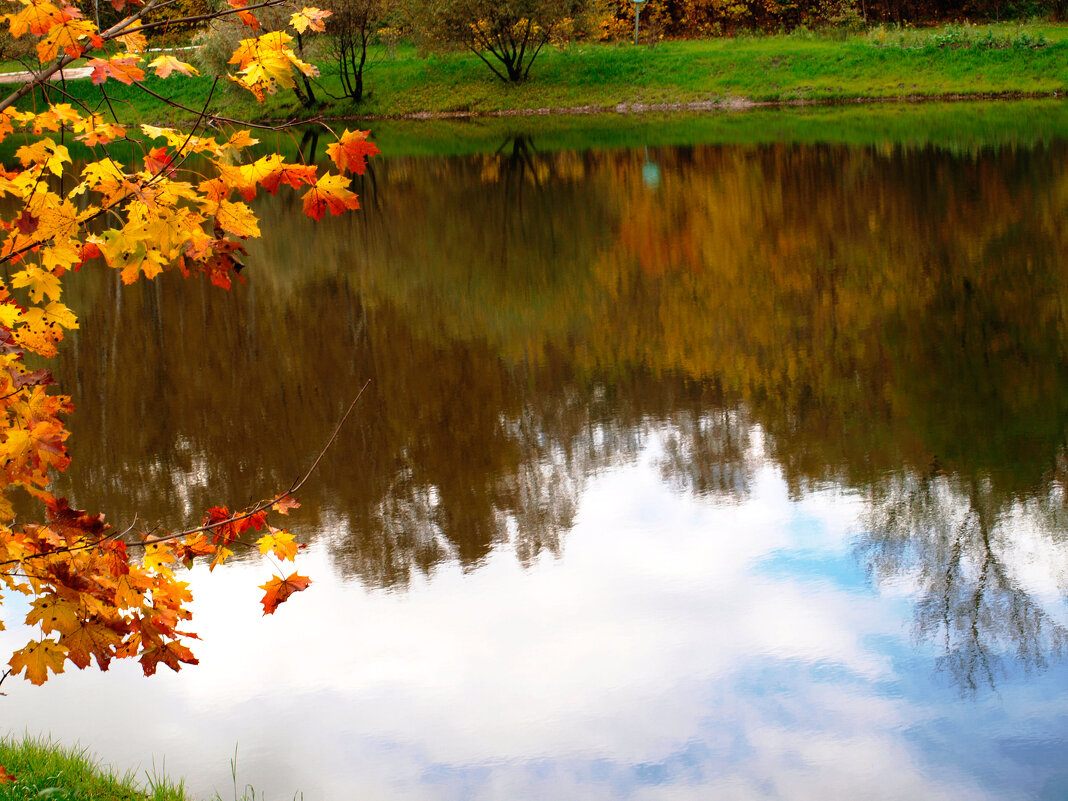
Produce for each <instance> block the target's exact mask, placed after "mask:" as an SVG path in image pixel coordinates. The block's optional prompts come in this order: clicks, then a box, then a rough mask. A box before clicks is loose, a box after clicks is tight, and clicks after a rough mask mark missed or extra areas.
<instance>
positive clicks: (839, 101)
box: [254, 91, 1064, 124]
mask: <svg viewBox="0 0 1068 801" xmlns="http://www.w3.org/2000/svg"><path fill="white" fill-rule="evenodd" d="M1058 98H1064V92H1059V91H1054V92H979V93H975V94H967V93H962V92H954V93H949V94H943V95H925V94H908V95H896V96H895V95H885V96H872V95H866V96H857V97H822V98H791V99H785V100H751V99H749V98H746V97H729V98H725V99H722V100H695V101H690V102H683V103H643V102H640V101H636V102H629V103H628V102H626V101H624V102H621V103H617V104H615V105H606V106H598V105H586V106H558V107H542V108H523V109H489V110H480V111H413V112H406V113H404V114H353V115H339V116H323V115H319V116H310V117H308V118H306V119H304V118H301V117H296V118H294V119H292V120H289V121H288V122H290V123H303V122H306V123H309V124H311V123H315V122H319V121H323V122H346V121H351V122H377V121H386V120H405V121H423V120H425V121H431V122H432V121H436V120H468V119H483V118H498V117H551V116H560V117H567V116H583V115H592V114H618V115H620V116H626V115H630V114H634V115H641V114H660V113H671V112H699V111H713V112H715V111H719V112H724V111H728V112H738V111H751V110H756V109H776V108H805V107H811V106H862V105H873V106H875V105H883V104H886V105H891V104H897V103H917V104H919V103H968V102H1013V101H1018V100H1056V99H1058ZM271 121H272V120H254V122H271ZM274 122H276V121H274Z"/></svg>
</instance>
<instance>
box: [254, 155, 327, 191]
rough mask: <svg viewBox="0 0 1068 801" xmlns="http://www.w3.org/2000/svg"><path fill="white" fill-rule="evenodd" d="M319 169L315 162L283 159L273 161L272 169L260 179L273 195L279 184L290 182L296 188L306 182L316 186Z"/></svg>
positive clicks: (261, 183)
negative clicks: (302, 162) (297, 161)
mask: <svg viewBox="0 0 1068 801" xmlns="http://www.w3.org/2000/svg"><path fill="white" fill-rule="evenodd" d="M317 177H318V170H317V169H316V167H315V165H314V164H286V163H285V162H283V161H282V160H281V159H278V160H277V161H276V162H274V163H272V166H271V171H270V172H268V173H267V174H266V175H264V176H263V177H262V178H261V179H260V186H262V187H263V188H264V189H266V190H267V191H268V192H270V193H271V194H272V195H273V194H274V193H275V192H277V191H278V186H279V184H288V185H289V186H291V187H293V188H294V189H297V188H299V187H300V186H302V185H304V184H309V185H312V186H314V185H315V181H316V178H317Z"/></svg>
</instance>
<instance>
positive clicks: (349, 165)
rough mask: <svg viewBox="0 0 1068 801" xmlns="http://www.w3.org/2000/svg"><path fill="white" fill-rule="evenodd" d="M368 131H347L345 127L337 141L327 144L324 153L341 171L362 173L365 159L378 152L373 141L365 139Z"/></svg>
mask: <svg viewBox="0 0 1068 801" xmlns="http://www.w3.org/2000/svg"><path fill="white" fill-rule="evenodd" d="M370 133H371V132H370V131H349V129H348V128H346V129H345V132H344V133H343V134H341V138H340V139H338V141H336V142H333V143H331V144H329V145H327V147H326V154H327V155H328V156H330V158H331V159H332V160H333V162H334V164H336V165H337V168H338V169H339V170H341V171H342V172H354V173H356V174H357V175H363V173H364V171H365V170H366V169H367V159H368V158H369V157H370V156H374V155H377V154H378V152H379V150H378V146H377V145H376V144H375V143H374V142H368V141H367V136H368V134H370Z"/></svg>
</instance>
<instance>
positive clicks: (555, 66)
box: [67, 24, 1068, 122]
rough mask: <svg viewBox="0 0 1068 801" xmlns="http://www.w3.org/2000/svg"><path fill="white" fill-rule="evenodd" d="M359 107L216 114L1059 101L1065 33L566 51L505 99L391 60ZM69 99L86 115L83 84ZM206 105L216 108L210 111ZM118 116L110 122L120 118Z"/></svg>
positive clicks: (970, 31)
mask: <svg viewBox="0 0 1068 801" xmlns="http://www.w3.org/2000/svg"><path fill="white" fill-rule="evenodd" d="M374 57H375V58H374V63H373V64H371V66H370V67H369V69H368V71H367V87H368V92H369V94H368V96H367V97H366V99H365V100H364V102H362V103H361V104H359V105H355V104H353V103H351V102H350V101H347V100H343V99H342V100H336V99H331V98H330V97H329V95H330V94H331V93H332V94H335V95H337V94H340V90H339V88H338V82H337V79H336V76H335V75H333V66H332V65H331V64H329V63H326V62H323V61H321V60H317V61H318V63H319V64H320V66H321V68H322V71H323V76H322V78H321V81H320V91H319V94H320V96H321V97H322V98H324V99H325V101H326V102H325V103H324V104H323V105H322V106H321V107H319V108H317V109H315V110H314V111H308V110H305V109H302V108H300V106H299V105H298V104H297V103H296V101H295V98H294V96H293V95H292V93H290V92H288V91H282V92H279V94H278V95H276V96H275V97H273V98H270V99H269V101H268V103H266V104H265V105H260V104H257V103H255V102H254V101H253V100H252V99H251V98H250V97H246V96H244V95H242V94H239V92H240V91H241V90H239V89H236V88H235V87H232V86H231V85H229V82H226V81H222V82H220V84H219V86H218V87H217V88H216V96H215V100H216V101H219V100H222V101H224V106H225V110H226V113H227V114H228V115H230V116H234V117H241V118H249V119H272V120H281V119H300V118H307V117H310V116H313V115H314V114H322V115H325V116H327V117H353V116H374V117H390V116H399V115H411V114H418V113H433V114H456V113H466V112H471V113H484V112H508V111H520V110H531V109H567V108H572V109H573V108H578V107H590V106H592V107H597V108H603V109H612V108H616V107H619V106H622V105H625V106H633V105H635V104H638V105H641V106H649V105H653V106H658V105H662V106H675V105H680V104H692V103H725V104H731V103H733V104H735V105H737V104H739V103H742V102H743V101H745V102H757V103H759V102H774V103H780V102H808V101H845V100H850V99H855V98H873V99H894V98H897V99H901V98H931V97H939V96H965V97H978V96H984V95H1053V94H1055V93H1061V92H1064V91H1065V90H1066V89H1068V26H1063V25H1052V24H1033V25H1026V26H1019V25H1007V24H1002V25H990V26H975V27H970V26H969V27H962V26H950V27H943V28H931V29H921V30H917V29H896V28H894V29H885V28H880V29H875V30H873V31H871V32H865V33H860V34H853V35H849V36H846V37H844V38H841V37H836V36H828V35H816V34H812V33H809V32H805V31H800V32H795V33H793V34H789V35H776V36H754V37H740V38H730V39H711V40H702V41H680V42H664V43H661V44H659V45H657V46H655V47H647V46H638V47H635V46H633V45H629V44H618V45H615V44H575V45H571V46H570V47H568V48H566V49H563V50H552V49H550V50H547V51H546V52H544V53H543V54H542V55H541V56H540V57H539V59H538V61H537V62H536V64H535V65H534V68H533V70H532V72H531V78H530V80H528V81H527V82H526V83H524V84H521V85H518V86H513V85H505V84H503V83H502V82H501V81H499V80H497V79H496V78H494V77H493V75H492V74H491V73H490V72H489V70H488V69H486V67H485V66H484V65H483V64H482V63H481V62H480V61H479V60H478V59H477V58H476V57H475V56H474V55H471V54H465V53H451V54H440V53H439V54H432V55H430V56H428V57H425V58H423V57H420V56H419V55H418V54H417V53H416V52H415V51H414V50H413V49H412V48H410V47H403V46H402V47H399V48H398V49H397V51H396V54H395V56H394V57H392V58H390V57H387V56H386V55H385V54H384V53H375V54H374ZM107 86H108V89H109V94H110V95H111V97H112V98H113V101H112V102H113V103H114V104H115V105H116V107H122V106H125V105H129V104H132V106H133V110H134V111H135V112H136V114H137V115H139V116H140V118H141V119H143V120H145V121H154V122H158V121H165V120H171V121H177V120H183V119H184V120H188V119H190V118H191V117H192V116H193V115H192V114H190V113H187V112H177V113H176V112H174V111H173V110H172V109H170V108H168V107H167V106H166V105H165V104H164V103H162V102H161V101H158V100H156V99H155V98H152V97H150V96H148V95H147V94H145V93H144V92H142V91H140V90H139V89H137V88H136V87H126V86H122V85H114V86H112V83H110V82H109V83H108V84H107ZM147 86H148V87H149V88H150V89H153V90H155V91H157V92H160V93H166V94H168V95H170V96H173V97H174V98H175V99H176V100H178V102H180V103H183V104H184V105H187V106H189V107H190V108H199V107H200V105H201V104H202V103H203V101H204V99H205V98H206V96H207V93H208V90H209V89H210V87H211V79H210V78H207V77H201V78H199V79H194V80H178V79H173V78H172V79H169V80H168V81H166V82H164V81H161V80H158V79H155V78H150V79H149V81H148V82H147ZM67 90H68V91H69V92H71V94H73V95H75V96H77V97H82V98H85V99H87V100H89V101H90V102H94V103H96V102H99V93H98V91H97V89H96V87H93V86H92V85H91V84H90V83H89V82H88V81H76V82H71V83H68V86H67ZM235 92H236V93H235ZM216 105H217V103H216ZM120 113H121V112H120Z"/></svg>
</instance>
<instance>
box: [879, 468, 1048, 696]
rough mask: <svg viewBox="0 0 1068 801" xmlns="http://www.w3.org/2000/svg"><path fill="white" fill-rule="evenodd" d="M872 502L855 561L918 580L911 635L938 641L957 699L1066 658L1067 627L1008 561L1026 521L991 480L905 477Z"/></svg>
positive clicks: (885, 574) (886, 576)
mask: <svg viewBox="0 0 1068 801" xmlns="http://www.w3.org/2000/svg"><path fill="white" fill-rule="evenodd" d="M871 500H872V511H871V513H870V516H869V519H868V521H867V529H868V534H867V535H866V536H865V538H864V540H863V543H862V544H861V546H860V548H859V550H860V553H861V555H862V557H863V558H864V559H865V560H866V561H867V562H868V564H869V565H870V566H871V570H872V572H873V573H874V575H875V576H876V577H877V578H878V579H879V580H882V581H890V580H894V579H899V578H901V577H907V578H908V579H910V580H912V581H915V582H916V584H917V585H918V601H917V604H916V631H917V635H918V636H919V637H920V638H922V639H930V640H934V641H938V642H940V643H941V645H942V648H943V650H944V655H943V657H942V659H941V662H942V665H943V667H944V668H945V669H946V670H947V671H948V673H949V674H950V676H951V677H952V678H953V680H954V682H955V683H956V684H957V685H958V686H959V688H960V689H961V691H962V692H963V693H965V694H969V693H974V692H976V691H977V690H978V689H980V688H981V687H984V686H985V687H989V688H990V689H993V688H994V686H995V684H996V681H997V679H998V678H999V677H1000V676H1001V675H1002V674H1003V673H1004V672H1005V670H1006V667H1007V664H1006V663H1007V662H1011V663H1012V665H1013V667H1015V668H1018V669H1019V668H1022V669H1023V670H1025V671H1030V670H1034V669H1039V668H1044V667H1046V663H1047V658H1048V657H1050V656H1053V655H1056V656H1062V655H1063V653H1064V647H1065V644H1066V641H1068V640H1066V638H1068V629H1066V628H1065V627H1064V626H1063V625H1061V624H1060V623H1059V622H1057V621H1056V620H1054V619H1053V618H1051V617H1050V615H1049V614H1048V612H1047V611H1046V609H1045V608H1044V606H1043V605H1042V603H1041V602H1040V601H1039V600H1037V599H1036V598H1035V597H1034V596H1033V594H1032V593H1031V592H1030V591H1029V590H1028V588H1027V587H1025V586H1024V585H1023V583H1022V582H1021V580H1020V578H1019V577H1018V576H1016V575H1014V574H1013V570H1012V568H1011V567H1010V564H1011V562H1010V560H1009V559H1008V558H1007V557H1006V553H1007V552H1008V551H1011V550H1012V548H1013V547H1014V545H1015V544H1016V543H1015V542H1014V539H1015V538H1016V537H1017V536H1018V535H1019V533H1020V532H1019V531H1018V526H1019V525H1021V524H1026V522H1030V521H1024V523H1021V522H1020V521H1014V520H1013V517H1012V511H1013V510H1012V508H1011V507H1010V506H1009V505H1007V504H1006V503H1005V499H1004V498H1003V497H999V496H998V493H997V490H995V489H994V487H993V486H992V485H991V483H990V482H989V481H986V482H981V481H979V480H976V479H972V480H970V481H967V482H965V483H963V484H962V483H961V482H960V481H958V480H955V479H951V478H947V477H944V476H922V477H921V476H915V475H901V476H897V477H895V479H893V480H890V481H887V482H885V484H883V485H881V486H880V487H878V489H877V491H876V492H875V493H874V495H873V497H872V499H871ZM1014 523H1015V524H1014Z"/></svg>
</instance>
